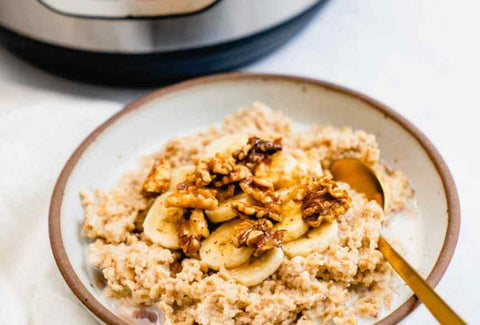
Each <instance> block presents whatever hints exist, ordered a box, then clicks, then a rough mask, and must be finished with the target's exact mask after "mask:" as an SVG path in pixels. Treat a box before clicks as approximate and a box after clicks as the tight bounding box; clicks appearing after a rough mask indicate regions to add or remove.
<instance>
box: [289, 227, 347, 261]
mask: <svg viewBox="0 0 480 325" xmlns="http://www.w3.org/2000/svg"><path fill="white" fill-rule="evenodd" d="M337 240H338V224H337V221H336V220H334V221H333V222H330V223H324V224H322V225H321V226H320V227H318V228H313V229H312V230H310V231H309V232H308V233H307V234H306V236H305V237H302V238H300V239H297V240H295V241H291V242H289V243H285V244H283V251H284V252H285V254H287V256H288V257H294V256H298V255H301V256H307V255H308V254H310V253H314V252H317V253H321V252H323V251H325V250H326V249H327V248H328V247H329V246H330V244H332V243H334V242H336V241H337Z"/></svg>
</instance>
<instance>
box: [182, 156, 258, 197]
mask: <svg viewBox="0 0 480 325" xmlns="http://www.w3.org/2000/svg"><path fill="white" fill-rule="evenodd" d="M251 174H252V173H251V171H250V169H248V168H247V167H245V166H242V165H237V164H236V161H235V159H233V157H232V156H231V155H224V154H220V153H217V154H216V155H215V156H213V157H210V158H208V159H206V160H202V161H200V162H198V164H197V166H196V168H195V172H194V173H193V174H191V175H190V176H189V177H188V178H187V180H186V181H185V182H184V183H181V184H179V187H178V188H179V189H182V188H185V187H188V186H191V185H195V186H199V187H203V186H210V185H213V186H214V187H222V186H225V185H228V184H232V183H235V182H239V181H241V180H242V179H244V178H246V177H248V176H250V175H251Z"/></svg>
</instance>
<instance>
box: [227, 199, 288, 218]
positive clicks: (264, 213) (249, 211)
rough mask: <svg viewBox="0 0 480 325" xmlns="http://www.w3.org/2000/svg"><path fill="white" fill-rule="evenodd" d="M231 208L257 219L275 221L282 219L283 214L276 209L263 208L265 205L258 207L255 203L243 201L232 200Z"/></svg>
mask: <svg viewBox="0 0 480 325" xmlns="http://www.w3.org/2000/svg"><path fill="white" fill-rule="evenodd" d="M232 208H234V209H235V210H237V211H238V212H239V213H241V214H244V215H247V216H250V217H255V218H257V219H261V218H269V219H272V220H275V221H282V220H283V216H282V215H281V214H280V213H277V212H276V211H273V210H272V209H269V208H265V207H260V206H256V205H247V204H246V203H243V202H233V203H232Z"/></svg>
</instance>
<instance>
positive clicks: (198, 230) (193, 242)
mask: <svg viewBox="0 0 480 325" xmlns="http://www.w3.org/2000/svg"><path fill="white" fill-rule="evenodd" d="M178 234H179V239H180V247H181V248H182V250H183V252H184V253H185V255H187V256H193V255H196V254H197V252H198V250H199V249H200V245H201V243H202V239H204V238H208V236H210V232H209V230H208V223H207V220H205V216H204V214H203V211H202V210H199V209H197V210H193V211H192V213H191V214H190V217H189V218H188V219H183V220H182V221H181V222H180V224H179V227H178Z"/></svg>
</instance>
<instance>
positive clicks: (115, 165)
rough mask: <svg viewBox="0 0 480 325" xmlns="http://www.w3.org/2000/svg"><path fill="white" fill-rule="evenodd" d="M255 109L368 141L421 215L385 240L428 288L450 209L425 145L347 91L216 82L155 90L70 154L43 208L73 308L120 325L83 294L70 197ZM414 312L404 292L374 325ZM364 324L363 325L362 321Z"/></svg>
mask: <svg viewBox="0 0 480 325" xmlns="http://www.w3.org/2000/svg"><path fill="white" fill-rule="evenodd" d="M253 101H262V102H264V103H266V104H267V105H269V106H270V107H272V108H274V109H277V110H282V111H284V112H285V113H286V114H287V115H288V116H290V117H292V118H293V119H294V120H295V123H296V124H298V125H305V124H312V123H315V124H330V125H334V126H344V125H348V126H351V127H353V128H355V129H363V130H366V131H367V132H369V133H373V134H375V135H376V137H377V140H378V142H379V144H380V148H381V154H382V158H383V159H384V160H386V161H388V162H389V163H390V164H391V165H392V167H394V168H397V169H400V170H402V171H403V172H405V173H406V174H407V176H408V178H409V179H410V180H411V182H412V185H413V187H414V188H415V191H416V198H417V203H418V207H419V208H420V210H421V211H422V215H421V216H420V217H417V218H397V220H398V222H397V221H395V222H393V223H392V225H391V226H390V227H389V229H388V230H387V234H386V235H387V236H388V238H389V239H390V240H391V241H392V242H394V243H395V242H396V243H400V245H401V247H402V251H403V253H404V255H405V257H406V258H407V259H408V260H409V261H410V262H411V264H412V265H413V266H414V267H415V268H416V269H417V270H418V271H419V272H420V273H421V274H422V275H423V276H425V277H426V278H427V279H428V282H429V283H430V284H431V285H433V286H435V285H436V284H437V283H438V281H439V280H440V278H441V277H442V275H443V274H444V272H445V270H446V269H447V266H448V264H449V262H450V259H451V258H452V255H453V252H454V249H455V245H456V242H457V237H458V232H459V226H460V209H459V203H458V202H459V201H458V196H457V192H456V189H455V184H454V181H453V179H452V176H451V174H450V172H449V170H448V167H447V166H446V164H445V162H444V161H443V159H442V158H441V156H440V154H439V153H438V151H437V150H436V149H435V147H434V146H433V145H432V143H431V142H430V141H429V140H428V139H427V138H426V137H425V135H423V134H422V133H421V131H419V130H418V129H417V128H416V127H415V126H413V125H412V123H410V122H409V121H408V120H406V119H405V118H404V117H402V116H400V115H399V114H398V113H396V112H395V111H393V110H392V109H390V108H388V107H386V106H385V105H383V104H381V103H379V102H377V101H375V100H373V99H371V98H369V97H367V96H365V95H362V94H360V93H357V92H355V91H352V90H349V89H346V88H343V87H340V86H336V85H332V84H330V83H326V82H322V81H318V80H311V79H306V78H299V77H291V76H281V75H263V74H225V75H217V76H211V77H206V78H200V79H195V80H191V81H187V82H183V83H180V84H176V85H173V86H170V87H166V88H163V89H160V90H158V91H156V92H154V93H152V94H150V95H148V96H146V97H144V98H142V99H140V100H137V101H135V102H133V103H132V104H130V105H128V106H127V107H125V109H123V110H122V111H120V112H119V113H117V114H116V115H114V116H113V117H111V118H110V119H109V120H107V121H106V122H105V123H103V124H102V125H101V126H99V127H98V128H97V129H96V130H95V131H93V132H92V133H91V134H90V135H89V136H88V137H87V138H86V139H85V141H83V143H82V144H81V145H80V146H79V147H78V148H77V149H76V150H75V152H74V153H73V154H72V156H71V157H70V159H69V160H68V162H67V164H66V166H65V168H64V169H63V171H62V173H61V175H60V177H59V179H58V182H57V184H56V187H55V190H54V193H53V197H52V201H51V206H50V221H49V230H50V240H51V246H52V249H53V254H54V256H55V260H56V262H57V265H58V267H59V269H60V272H61V273H62V275H63V277H64V278H65V281H66V282H67V284H68V285H69V286H70V288H71V289H72V291H73V292H74V294H75V295H76V296H77V297H78V299H79V300H80V301H81V303H82V304H83V305H84V306H85V307H86V308H88V310H89V311H90V312H91V313H92V314H93V315H94V316H95V317H96V318H97V319H98V320H100V321H103V322H105V323H109V324H126V323H125V321H123V320H122V319H121V318H119V317H118V316H116V315H115V313H113V312H112V311H111V310H110V309H109V308H108V307H107V306H108V305H107V302H106V300H105V299H104V297H103V296H102V294H100V293H99V292H98V291H96V290H95V289H94V288H93V287H92V286H91V285H90V280H89V277H88V273H87V268H86V265H85V252H86V242H85V240H84V239H82V238H81V236H80V231H79V229H80V225H81V223H82V219H83V213H82V208H81V206H80V200H79V194H78V193H79V191H80V190H82V189H93V188H103V189H108V188H111V187H112V186H114V185H115V184H116V182H118V180H119V178H120V176H121V174H123V173H124V172H126V171H128V170H132V169H135V168H136V167H138V166H139V161H140V157H142V156H144V155H147V154H150V153H152V152H155V151H157V150H158V149H159V148H160V147H161V145H162V144H163V143H165V142H166V141H167V140H168V139H170V138H172V137H177V136H179V135H186V134H191V133H192V132H194V131H197V130H199V129H201V128H205V127H207V126H209V125H213V124H218V123H220V122H221V120H222V119H223V117H224V116H226V115H229V114H231V113H233V112H234V111H236V110H237V109H238V108H240V107H243V106H246V105H249V104H251V103H252V102H253ZM416 305H417V301H416V299H415V297H414V296H413V295H412V293H411V291H410V290H409V289H408V288H407V287H406V286H405V285H399V294H398V296H396V298H395V299H394V301H393V304H392V306H391V308H390V309H388V310H385V311H384V312H383V313H382V315H380V317H379V318H378V319H377V320H378V321H379V322H380V323H382V324H392V323H395V322H398V321H399V320H400V319H402V318H404V317H405V316H407V315H408V314H409V313H410V312H411V311H412V310H413V308H415V306H416ZM367 322H372V321H367Z"/></svg>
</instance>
